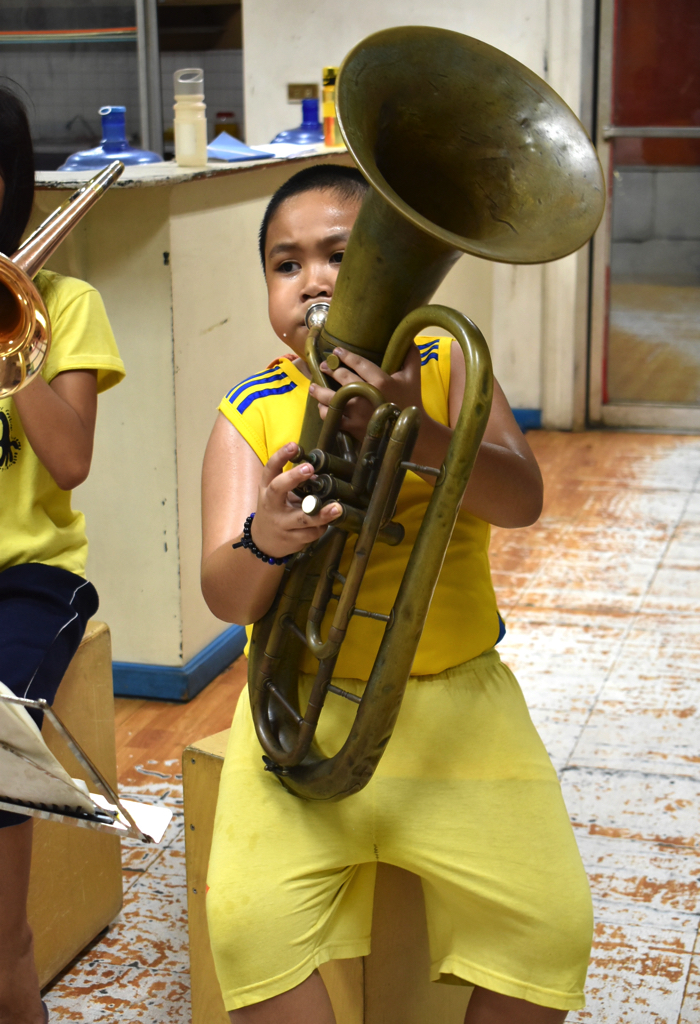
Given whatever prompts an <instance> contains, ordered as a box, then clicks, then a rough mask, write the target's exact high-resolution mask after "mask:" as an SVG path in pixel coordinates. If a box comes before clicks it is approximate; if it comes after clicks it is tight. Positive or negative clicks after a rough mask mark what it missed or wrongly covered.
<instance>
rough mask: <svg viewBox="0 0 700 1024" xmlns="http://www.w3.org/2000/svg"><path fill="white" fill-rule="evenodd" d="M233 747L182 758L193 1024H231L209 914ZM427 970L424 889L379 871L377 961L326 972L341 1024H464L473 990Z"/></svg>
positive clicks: (200, 746) (221, 738) (333, 965)
mask: <svg viewBox="0 0 700 1024" xmlns="http://www.w3.org/2000/svg"><path fill="white" fill-rule="evenodd" d="M242 699H244V700H245V699H246V695H245V691H244V693H243V698H242ZM227 741H228V730H225V731H224V732H220V733H217V734H216V735H214V736H209V737H207V739H204V740H200V741H199V742H197V743H193V744H192V745H191V746H189V747H187V749H186V750H185V751H184V753H183V756H182V774H183V783H184V798H185V837H186V861H187V906H188V915H189V936H190V978H191V984H192V1024H228V1014H227V1013H226V1010H225V1009H224V1004H223V1000H222V998H221V993H220V991H219V986H218V983H217V980H216V975H215V973H214V961H213V958H212V954H211V948H210V946H209V933H208V931H207V920H206V910H205V893H206V876H207V864H208V861H209V850H210V847H211V839H212V831H213V827H214V811H215V808H216V799H217V795H218V790H219V778H220V775H221V767H222V764H223V759H224V753H225V751H226V743H227ZM350 799H352V797H350ZM428 968H429V953H428V936H427V930H426V925H425V909H424V905H423V892H422V889H421V885H420V881H419V879H418V878H417V877H416V876H415V875H412V874H410V873H409V872H408V871H402V870H400V869H399V868H394V867H390V866H389V865H387V864H379V865H378V871H377V885H376V890H375V897H374V917H373V922H372V953H371V955H370V956H368V957H357V958H355V959H351V960H333V961H331V962H330V963H327V964H324V965H323V966H322V967H321V968H320V970H321V975H322V976H323V979H324V981H325V983H326V986H327V988H328V992H329V994H330V997H331V1002H332V1003H333V1009H334V1011H335V1016H336V1022H337V1024H462V1021H463V1020H464V1014H465V1011H466V1007H467V1003H468V1001H469V994H470V992H471V989H469V988H466V987H463V986H460V985H435V984H431V982H430V981H429V980H428V976H429V975H428Z"/></svg>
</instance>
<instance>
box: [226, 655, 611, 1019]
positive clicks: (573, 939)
mask: <svg viewBox="0 0 700 1024" xmlns="http://www.w3.org/2000/svg"><path fill="white" fill-rule="evenodd" d="M338 683H339V685H340V686H342V687H343V688H344V689H346V690H350V691H351V692H355V693H359V692H361V689H362V687H363V685H364V684H362V683H358V681H357V680H347V679H345V680H338ZM354 712H355V705H353V704H351V703H350V702H349V701H346V700H344V699H343V698H342V697H334V696H333V695H329V697H328V699H327V701H326V707H325V709H324V711H323V714H322V715H321V721H320V726H319V734H318V739H319V741H320V745H321V748H322V750H323V751H324V753H333V752H335V751H336V750H337V749H339V747H340V746H341V745H342V743H343V742H344V740H345V738H346V736H347V733H348V730H349V726H350V722H351V719H352V716H353V715H354ZM261 753H262V752H261V749H260V746H259V744H258V741H257V738H256V736H255V731H254V728H253V724H252V719H251V713H250V705H249V702H248V700H247V694H246V693H245V692H244V694H243V696H242V698H241V700H240V701H239V704H238V709H237V711H236V714H235V717H234V721H233V728H232V730H231V738H230V742H229V747H228V751H227V754H226V760H225V763H224V767H223V773H222V777H221V789H220V792H219V803H218V807H217V812H216V823H215V826H214V841H213V846H212V853H211V859H210V862H209V878H208V885H209V891H208V896H207V913H208V919H209V931H210V935H211V943H212V949H213V952H214V960H215V963H216V970H217V975H218V978H219V983H220V985H221V989H222V992H223V996H224V1003H225V1005H226V1008H227V1010H234V1009H237V1008H239V1007H241V1006H247V1005H249V1004H251V1003H257V1002H260V1001H261V1000H263V999H269V998H270V997H272V996H275V995H279V994H280V993H281V992H286V991H287V990H289V989H291V988H294V987H295V986H296V985H299V984H300V983H301V982H302V981H304V979H305V978H307V977H308V976H309V975H310V974H311V973H312V971H313V970H314V969H315V968H316V967H317V966H318V965H319V964H322V963H324V962H325V961H326V960H333V959H342V958H344V957H355V956H365V955H367V954H368V953H369V951H370V930H371V924H372V901H373V890H374V878H375V871H376V863H377V861H382V862H385V863H387V864H394V865H397V866H398V867H401V868H406V869H407V870H409V871H413V872H414V873H415V874H417V875H419V876H420V878H421V879H422V883H423V892H424V896H425V909H426V915H427V923H428V935H429V941H430V953H431V979H432V980H433V981H446V982H450V983H454V982H455V981H457V980H459V981H461V982H462V983H467V984H472V985H480V986H482V987H484V988H487V989H491V990H493V991H496V992H500V993H503V994H505V995H509V996H514V997H516V998H519V999H527V1000H529V1001H530V1002H533V1003H537V1004H539V1005H542V1006H550V1007H555V1008H557V1009H560V1010H575V1009H579V1008H580V1007H582V1006H583V1005H584V998H583V985H584V981H585V977H586V969H587V966H588V959H589V954H590V946H591V932H592V910H591V898H590V892H589V889H588V883H587V880H586V876H585V874H584V870H583V865H582V863H581V858H580V856H579V853H578V849H577V847H576V842H575V840H574V836H573V832H572V829H571V825H570V823H569V818H568V815H567V812H566V808H565V806H564V802H563V800H562V796H561V791H560V788H559V783H558V781H557V778H556V775H555V772H554V770H553V768H552V765H551V763H550V761H549V758H548V757H547V753H546V751H545V749H544V747H543V745H542V742H541V740H540V738H539V736H538V735H537V732H536V731H535V728H534V726H533V724H532V722H531V720H530V716H529V714H528V711H527V707H526V706H525V701H524V699H523V695H522V693H521V690H520V687H519V686H518V683H517V682H516V680H515V678H514V676H513V674H512V672H511V671H510V670H509V669H508V668H507V667H506V666H505V665H503V664H502V663H501V660H500V658H499V656H498V654H497V653H496V652H495V651H489V652H487V653H486V654H482V655H481V656H480V657H478V658H475V659H474V660H473V661H470V662H467V663H466V664H464V665H459V666H457V667H455V668H452V669H448V670H447V671H446V672H442V673H440V675H436V676H420V677H415V678H412V679H411V680H410V682H409V684H408V687H407V690H406V695H405V697H404V701H403V705H402V707H401V712H400V714H399V718H398V722H397V725H396V728H395V730H394V734H393V736H392V738H391V740H390V741H389V745H388V747H387V750H386V752H385V754H384V757H383V758H382V760H381V761H380V763H379V767H378V769H377V771H376V773H375V775H374V777H373V779H372V781H371V782H370V783H369V785H368V786H367V787H366V788H365V789H364V790H362V792H360V793H358V794H356V795H355V796H351V797H349V798H348V799H346V800H342V801H340V802H339V803H317V802H314V803H310V802H307V801H304V800H300V799H298V798H297V797H294V796H291V795H290V794H289V793H287V792H286V790H284V789H283V788H282V786H281V785H280V783H279V782H278V780H277V779H276V778H275V777H274V776H273V775H271V774H270V773H268V772H265V771H263V765H262V759H261Z"/></svg>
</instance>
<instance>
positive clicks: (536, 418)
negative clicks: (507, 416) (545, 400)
mask: <svg viewBox="0 0 700 1024" xmlns="http://www.w3.org/2000/svg"><path fill="white" fill-rule="evenodd" d="M513 415H514V416H515V422H516V423H517V424H518V426H519V427H520V429H521V430H522V432H523V434H524V433H525V431H526V430H540V429H541V427H542V410H541V409H513Z"/></svg>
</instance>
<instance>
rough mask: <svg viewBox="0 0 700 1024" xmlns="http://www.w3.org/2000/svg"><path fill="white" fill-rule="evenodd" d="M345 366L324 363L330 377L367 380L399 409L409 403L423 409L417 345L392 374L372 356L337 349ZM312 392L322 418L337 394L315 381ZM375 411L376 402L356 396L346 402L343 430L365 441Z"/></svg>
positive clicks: (338, 380) (338, 379)
mask: <svg viewBox="0 0 700 1024" xmlns="http://www.w3.org/2000/svg"><path fill="white" fill-rule="evenodd" d="M333 351H334V352H335V354H336V355H337V356H338V358H339V359H341V360H342V361H343V363H344V364H345V365H344V366H341V367H339V368H338V369H337V370H330V369H329V368H328V364H327V363H325V362H323V363H321V369H322V371H323V372H324V373H325V374H326V376H328V377H332V378H333V380H335V381H337V382H338V384H341V385H343V384H351V383H352V382H353V381H366V382H367V383H368V384H372V385H373V387H375V388H377V390H378V391H380V392H381V393H382V396H383V397H384V400H385V401H387V402H393V403H394V405H397V406H398V407H399V409H406V408H407V407H408V406H409V405H415V406H417V407H418V408H419V409H420V410H421V411H422V409H423V402H422V398H421V383H420V354H419V352H418V349H417V347H416V346H415V345H412V346H411V348H410V349H409V352H408V355H407V356H406V359H405V361H404V364H403V366H402V367H401V369H400V370H399V371H398V372H397V373H394V374H392V375H391V376H389V374H387V373H384V371H383V370H382V369H381V368H380V367H379V366H377V365H376V363H373V362H371V360H369V359H363V357H362V356H358V355H355V354H354V353H353V352H348V351H346V350H345V349H344V348H336V349H334V350H333ZM309 392H310V394H311V395H313V397H314V398H315V399H317V401H318V410H319V413H320V415H321V419H325V418H326V415H327V413H328V406H329V404H330V402H331V400H332V399H333V396H334V394H335V392H334V391H331V389H330V388H322V387H319V386H318V384H312V385H311V386H310V388H309ZM373 412H374V408H373V406H372V405H371V404H370V403H369V402H366V401H365V400H364V399H361V398H353V399H351V401H349V402H348V404H347V405H346V406H345V413H344V415H343V419H342V422H341V426H342V428H343V430H344V431H345V432H346V433H348V434H351V435H352V436H353V437H354V438H356V439H357V440H358V441H361V440H362V439H363V438H364V436H365V432H366V430H367V424H368V423H369V420H370V417H371V415H372V413H373Z"/></svg>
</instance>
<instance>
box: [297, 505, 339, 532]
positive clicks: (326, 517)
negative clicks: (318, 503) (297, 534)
mask: <svg viewBox="0 0 700 1024" xmlns="http://www.w3.org/2000/svg"><path fill="white" fill-rule="evenodd" d="M341 511H342V509H341V507H340V505H338V504H337V503H335V502H334V503H333V504H331V505H324V506H323V508H322V509H321V511H320V512H319V513H318V515H317V516H307V514H306V513H305V512H302V511H301V509H299V510H298V511H296V510H295V511H294V523H295V526H294V529H297V530H318V529H319V528H321V527H322V528H323V529H325V528H326V526H327V525H328V523H332V522H333V520H334V519H337V518H338V516H339V515H340V513H341Z"/></svg>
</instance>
